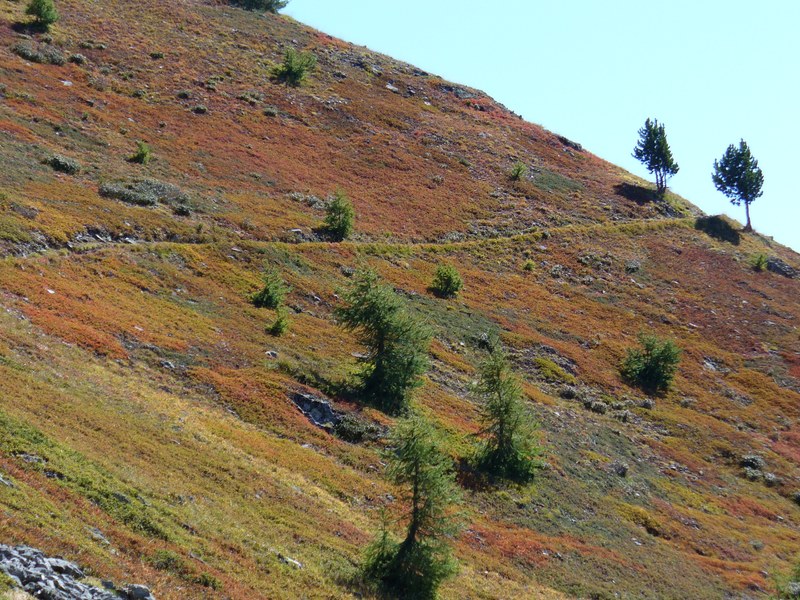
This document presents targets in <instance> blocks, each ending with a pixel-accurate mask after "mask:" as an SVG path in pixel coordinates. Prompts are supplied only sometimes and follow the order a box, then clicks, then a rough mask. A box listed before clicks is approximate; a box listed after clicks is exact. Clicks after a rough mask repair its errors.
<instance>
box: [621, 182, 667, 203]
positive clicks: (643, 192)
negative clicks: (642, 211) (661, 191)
mask: <svg viewBox="0 0 800 600" xmlns="http://www.w3.org/2000/svg"><path fill="white" fill-rule="evenodd" d="M614 191H615V192H616V194H617V195H618V196H622V197H623V198H627V199H628V200H631V201H633V202H636V204H638V205H640V206H641V205H644V204H650V203H651V202H658V201H660V200H661V197H660V196H659V195H658V192H656V190H653V189H651V188H648V187H644V186H642V185H635V184H632V183H618V184H617V185H615V186H614Z"/></svg>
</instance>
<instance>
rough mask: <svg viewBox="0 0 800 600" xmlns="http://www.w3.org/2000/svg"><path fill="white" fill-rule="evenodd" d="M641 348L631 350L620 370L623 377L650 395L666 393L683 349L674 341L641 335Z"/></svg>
mask: <svg viewBox="0 0 800 600" xmlns="http://www.w3.org/2000/svg"><path fill="white" fill-rule="evenodd" d="M639 342H640V344H641V346H642V347H641V348H631V349H629V350H628V354H627V356H626V357H625V360H624V361H623V362H622V367H621V369H620V371H621V373H622V376H623V377H625V379H627V380H628V381H630V382H631V383H633V384H635V385H638V386H639V387H640V388H642V389H643V390H644V391H646V392H649V393H657V392H665V391H666V390H667V389H669V386H670V384H671V383H672V378H673V377H674V376H675V372H676V371H677V370H678V364H679V363H680V361H681V349H680V348H678V347H677V346H676V345H675V343H674V342H673V341H672V340H662V339H659V338H658V337H656V336H654V335H640V336H639Z"/></svg>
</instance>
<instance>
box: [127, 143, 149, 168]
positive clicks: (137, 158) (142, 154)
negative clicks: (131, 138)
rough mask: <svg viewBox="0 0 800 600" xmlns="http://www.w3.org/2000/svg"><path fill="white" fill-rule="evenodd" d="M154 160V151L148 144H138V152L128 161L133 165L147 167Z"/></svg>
mask: <svg viewBox="0 0 800 600" xmlns="http://www.w3.org/2000/svg"><path fill="white" fill-rule="evenodd" d="M152 159H153V150H152V148H150V145H149V144H147V143H146V142H136V152H134V154H133V155H132V156H131V157H130V158H129V159H128V160H129V161H130V162H132V163H138V164H140V165H146V164H147V163H149V162H150V161H151V160H152Z"/></svg>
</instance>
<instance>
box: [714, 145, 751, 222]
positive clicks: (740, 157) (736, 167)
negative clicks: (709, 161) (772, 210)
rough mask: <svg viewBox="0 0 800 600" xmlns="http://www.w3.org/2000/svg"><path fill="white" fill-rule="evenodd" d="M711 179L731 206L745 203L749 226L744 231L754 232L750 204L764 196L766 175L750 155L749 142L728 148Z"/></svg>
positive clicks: (715, 166) (716, 163) (717, 162)
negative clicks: (763, 188) (762, 189)
mask: <svg viewBox="0 0 800 600" xmlns="http://www.w3.org/2000/svg"><path fill="white" fill-rule="evenodd" d="M711 179H712V180H713V181H714V185H715V186H716V188H717V189H718V190H719V191H720V192H722V193H723V194H725V195H726V196H727V197H728V198H729V199H730V201H731V204H733V205H734V206H739V205H740V204H742V203H744V210H745V214H746V215H747V225H745V228H744V230H745V231H752V230H753V225H752V224H751V223H750V204H751V203H752V202H753V200H755V199H756V198H760V197H761V194H763V192H762V191H761V187H762V186H763V185H764V174H763V173H762V172H761V169H760V168H759V166H758V161H757V160H756V159H755V158H753V155H752V154H751V153H750V148H749V147H748V146H747V142H745V141H744V140H740V141H739V147H738V148H737V147H736V146H734V145H733V144H731V145H730V146H728V149H727V150H726V151H725V154H723V155H722V158H721V159H720V160H719V161H716V160H715V161H714V172H713V173H712V174H711Z"/></svg>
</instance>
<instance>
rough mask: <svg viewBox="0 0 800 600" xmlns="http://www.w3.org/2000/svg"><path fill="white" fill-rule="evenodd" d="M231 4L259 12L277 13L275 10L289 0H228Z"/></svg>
mask: <svg viewBox="0 0 800 600" xmlns="http://www.w3.org/2000/svg"><path fill="white" fill-rule="evenodd" d="M230 1H231V4H235V5H236V6H241V7H242V8H244V9H247V10H255V11H260V12H270V13H273V14H277V12H278V11H279V10H281V9H283V8H286V5H287V4H289V0H230Z"/></svg>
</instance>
